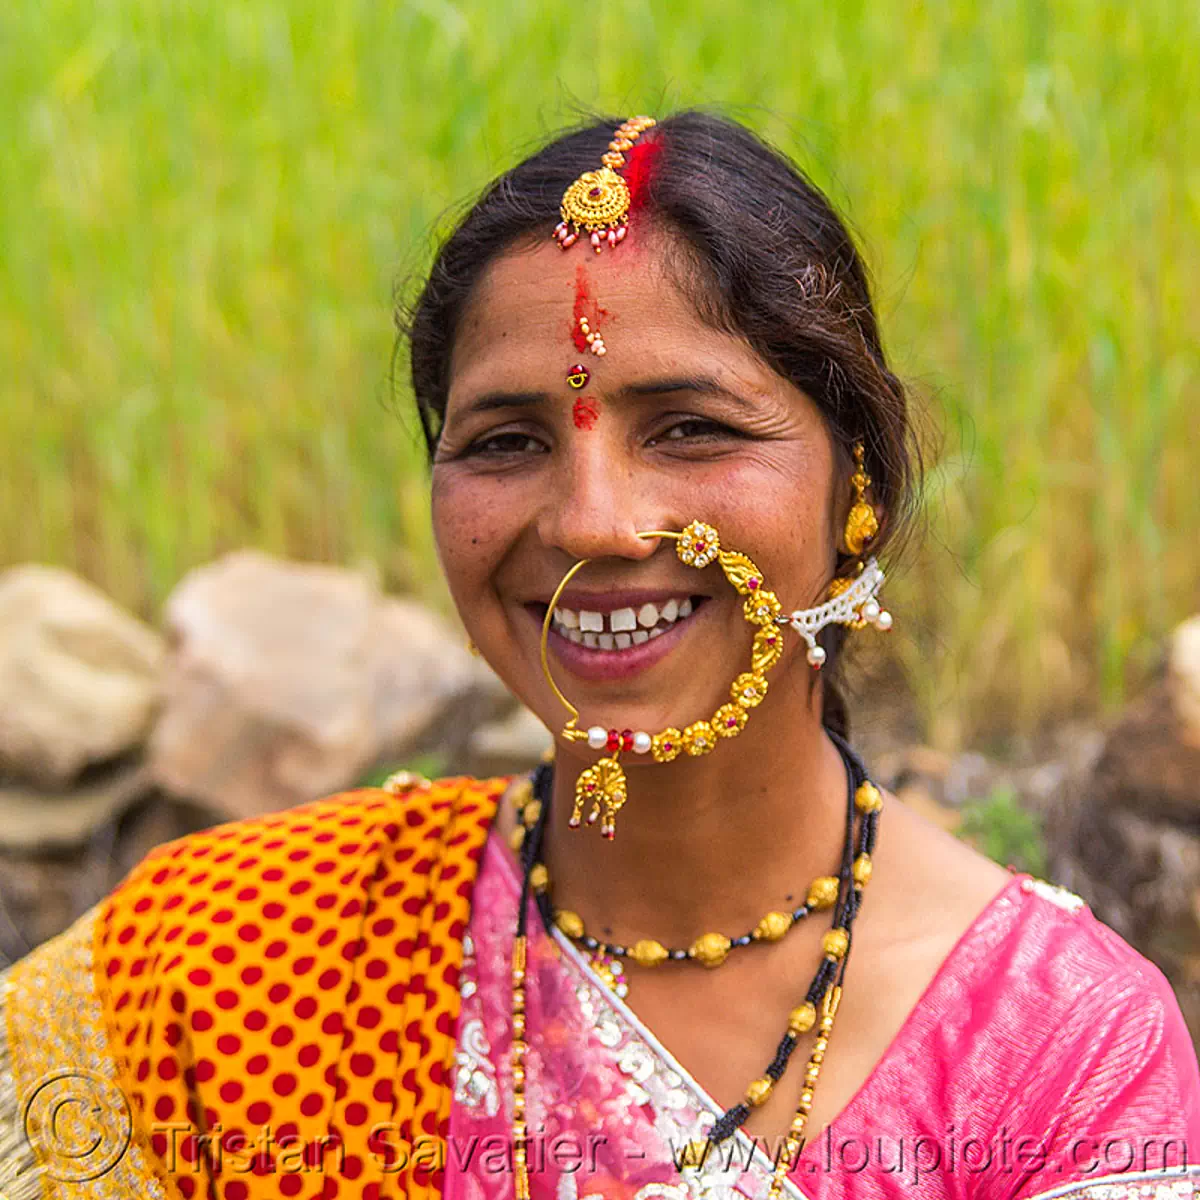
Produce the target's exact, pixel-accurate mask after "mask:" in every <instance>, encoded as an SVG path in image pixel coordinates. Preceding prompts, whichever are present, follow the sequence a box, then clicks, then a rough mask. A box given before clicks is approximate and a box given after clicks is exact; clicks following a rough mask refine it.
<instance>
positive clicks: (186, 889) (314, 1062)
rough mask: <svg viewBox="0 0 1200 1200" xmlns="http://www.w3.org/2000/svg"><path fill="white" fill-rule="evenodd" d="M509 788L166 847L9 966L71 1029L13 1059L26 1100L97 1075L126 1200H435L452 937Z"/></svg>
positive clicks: (479, 786)
mask: <svg viewBox="0 0 1200 1200" xmlns="http://www.w3.org/2000/svg"><path fill="white" fill-rule="evenodd" d="M507 782H508V780H507V779H496V780H482V781H480V780H470V779H446V780H442V781H439V782H437V783H434V784H432V785H428V786H424V787H416V788H412V789H411V790H408V791H407V792H405V793H404V794H401V795H394V794H392V793H390V792H385V791H382V790H374V789H371V790H362V791H356V792H350V793H346V794H343V795H340V796H334V797H331V798H329V799H327V800H323V801H320V802H317V803H315V804H310V805H306V806H304V807H302V808H297V809H293V810H291V811H289V812H285V813H277V814H272V815H270V816H265V817H260V818H256V819H252V820H248V821H241V822H237V823H235V824H231V825H226V826H222V827H219V828H217V829H213V830H207V831H205V832H203V833H200V834H197V835H194V836H192V837H189V838H185V839H183V840H182V841H179V842H175V843H172V844H170V845H167V846H163V847H160V848H159V849H158V850H156V851H154V852H153V853H152V854H150V855H149V856H148V857H147V858H146V859H145V861H143V862H142V863H141V864H140V866H138V867H137V868H136V869H135V870H134V871H133V873H132V874H131V875H130V876H129V878H128V879H127V880H126V881H125V883H124V884H122V885H121V887H119V888H118V889H117V891H116V892H114V893H113V895H112V896H111V897H110V898H109V899H108V900H107V901H105V902H104V903H103V904H102V905H101V906H100V907H99V909H98V910H97V912H96V915H95V919H94V921H92V922H90V924H89V926H87V927H85V926H82V925H81V926H79V927H77V929H76V930H75V931H74V933H73V934H72V935H71V937H70V938H68V939H66V941H65V942H60V943H58V944H53V943H52V944H50V945H48V946H46V947H43V948H42V949H41V950H39V951H38V952H36V953H35V955H33V956H31V958H30V959H29V960H26V963H28V964H29V965H28V966H27V967H25V966H22V964H19V965H18V966H19V968H21V970H22V971H32V972H39V973H40V976H39V978H40V979H41V981H42V982H39V983H38V985H37V986H38V987H39V988H42V989H44V988H45V987H46V986H47V985H46V984H45V982H44V980H45V979H46V978H50V979H51V981H52V982H51V983H50V984H49V987H50V988H51V990H53V991H54V992H55V994H56V995H57V997H58V999H57V1001H56V1003H55V1005H53V1006H51V1008H50V1009H47V1010H45V1014H44V1015H45V1016H46V1017H47V1018H48V1019H49V1020H50V1022H51V1024H52V1025H53V1026H54V1027H55V1028H56V1029H58V1030H60V1031H62V1030H63V1027H64V1025H65V1023H67V1022H68V1021H71V1020H78V1018H79V1015H80V1014H82V1015H83V1017H84V1018H85V1019H83V1020H78V1028H77V1029H76V1030H74V1031H72V1033H71V1035H70V1036H69V1037H66V1038H65V1040H64V1041H62V1042H61V1043H60V1044H57V1045H55V1046H54V1047H53V1050H52V1051H51V1052H49V1053H48V1055H34V1054H32V1053H27V1052H26V1051H25V1050H23V1049H22V1048H21V1046H20V1045H19V1044H18V1046H17V1048H16V1050H15V1051H13V1053H15V1055H16V1058H17V1061H18V1062H20V1063H23V1064H24V1067H23V1068H22V1070H20V1071H19V1072H15V1073H14V1075H15V1078H16V1079H17V1084H18V1099H19V1100H20V1099H21V1097H22V1096H23V1093H24V1091H25V1090H27V1089H28V1087H29V1083H30V1077H31V1076H32V1075H36V1074H37V1073H39V1072H41V1073H45V1072H46V1071H52V1070H55V1069H57V1066H59V1065H61V1066H65V1067H71V1066H72V1065H76V1064H79V1063H86V1064H89V1065H90V1066H91V1067H96V1066H97V1064H100V1065H102V1067H103V1069H104V1070H106V1071H107V1072H108V1075H107V1077H106V1078H107V1079H108V1080H110V1085H109V1086H110V1087H113V1088H115V1091H116V1095H117V1096H118V1097H121V1098H124V1099H125V1100H126V1101H127V1103H128V1108H129V1113H130V1117H131V1124H132V1127H133V1129H132V1147H131V1150H130V1152H129V1154H128V1155H126V1156H125V1157H124V1158H123V1159H122V1160H121V1161H122V1162H123V1163H125V1164H126V1168H127V1169H133V1168H137V1169H139V1170H140V1171H141V1176H142V1177H141V1179H140V1181H139V1185H138V1187H137V1188H136V1189H134V1190H132V1191H128V1192H122V1193H120V1194H122V1195H137V1196H139V1197H142V1196H147V1197H151V1198H155V1197H158V1196H165V1197H167V1198H169V1200H180V1198H183V1200H190V1198H191V1197H204V1196H210V1195H211V1196H213V1197H216V1198H217V1200H267V1198H268V1197H269V1198H271V1200H277V1198H279V1197H290V1196H302V1197H349V1196H353V1197H355V1200H359V1198H361V1200H384V1198H385V1197H395V1196H409V1197H432V1196H437V1195H440V1192H441V1184H442V1175H443V1171H442V1165H443V1164H444V1162H445V1136H446V1132H447V1127H448V1122H449V1113H450V1104H451V1092H450V1087H449V1081H450V1069H451V1065H452V1063H453V1058H454V1049H455V1032H456V1031H455V1025H456V1021H457V1017H458V1008H459V991H458V975H459V970H460V968H461V964H462V943H463V936H464V934H465V932H466V926H467V920H468V917H469V914H470V902H471V892H472V888H473V886H474V882H475V877H476V874H477V872H478V864H479V860H480V857H481V854H482V850H483V846H484V843H485V841H486V838H487V833H488V830H489V828H490V826H491V823H492V819H493V817H494V814H495V810H496V804H497V801H498V799H499V797H500V794H501V793H502V792H503V790H504V787H505V786H506V784H507ZM89 929H90V938H91V940H90V944H89V942H88V940H87V930H89ZM28 978H30V979H32V976H29V977H28ZM85 979H86V980H87V982H86V984H85V983H84V982H83V981H84V980H85ZM9 988H10V990H9V1005H10V1008H11V1006H12V1004H13V997H14V995H15V996H16V997H18V1000H17V1007H18V1008H19V1009H20V1011H21V1012H23V1013H32V1012H34V1011H35V1010H36V1008H37V1003H36V1002H35V1001H34V1000H33V999H32V998H31V996H30V995H29V994H28V988H27V986H26V985H24V984H22V977H21V976H20V975H16V974H14V980H13V982H12V983H10V985H9ZM85 995H86V996H87V997H88V998H89V999H88V1000H87V1003H84V999H83V998H84V997H85ZM68 1010H72V1015H70V1016H68ZM11 1023H12V1019H11V1013H10V1026H11ZM11 1040H12V1038H11V1035H10V1041H11ZM10 1050H11V1047H10ZM114 1103H119V1101H114ZM139 1147H145V1154H144V1155H142V1154H141V1152H140V1151H139V1149H138V1148H139ZM114 1169H115V1168H114ZM91 1187H92V1189H93V1190H91V1191H90V1192H87V1193H86V1194H87V1195H89V1196H100V1195H103V1194H104V1193H102V1192H100V1191H98V1190H96V1184H95V1183H93V1184H92V1185H91ZM2 1188H3V1185H2V1184H0V1189H2ZM79 1194H84V1193H79ZM51 1195H52V1193H47V1196H48V1197H49V1196H51ZM53 1195H55V1196H56V1195H57V1193H53ZM9 1200H14V1198H13V1197H12V1196H10V1197H9Z"/></svg>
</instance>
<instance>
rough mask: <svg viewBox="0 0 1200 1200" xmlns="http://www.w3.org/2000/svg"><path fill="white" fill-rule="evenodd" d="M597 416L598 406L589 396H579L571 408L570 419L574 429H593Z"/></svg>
mask: <svg viewBox="0 0 1200 1200" xmlns="http://www.w3.org/2000/svg"><path fill="white" fill-rule="evenodd" d="M599 416H600V407H599V404H598V403H597V401H595V400H593V399H592V397H591V396H581V397H580V398H579V399H578V400H576V401H575V403H574V405H573V406H572V408H571V419H572V420H573V421H574V422H575V428H576V429H585V430H590V429H594V428H595V426H596V421H597V419H598V418H599Z"/></svg>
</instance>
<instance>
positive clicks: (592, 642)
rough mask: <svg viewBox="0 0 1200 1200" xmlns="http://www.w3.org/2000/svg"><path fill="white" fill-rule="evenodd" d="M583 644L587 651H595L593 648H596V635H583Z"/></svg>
mask: <svg viewBox="0 0 1200 1200" xmlns="http://www.w3.org/2000/svg"><path fill="white" fill-rule="evenodd" d="M583 644H584V645H585V646H587V648H588V649H589V650H595V648H596V635H595V634H594V633H585V634H584V635H583Z"/></svg>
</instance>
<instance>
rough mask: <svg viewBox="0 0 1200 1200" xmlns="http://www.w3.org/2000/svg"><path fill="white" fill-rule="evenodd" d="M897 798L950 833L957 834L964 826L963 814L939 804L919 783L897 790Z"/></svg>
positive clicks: (906, 785)
mask: <svg viewBox="0 0 1200 1200" xmlns="http://www.w3.org/2000/svg"><path fill="white" fill-rule="evenodd" d="M896 798H897V799H898V800H901V801H903V802H904V804H905V805H907V806H908V807H909V808H911V809H912V810H913V811H914V812H916V813H918V814H920V815H921V816H922V817H924V818H925V819H926V820H927V821H932V822H933V824H935V825H937V826H938V827H939V828H941V829H944V830H946V831H947V832H948V833H957V832H958V830H959V827H960V826H961V825H962V813H961V812H959V811H958V810H957V809H954V808H948V807H947V806H946V805H944V804H941V803H939V801H938V800H937V799H936V798H935V797H934V796H933V794H932V793H931V792H930V791H929V789H928V788H926V787H923V786H922V785H921V784H919V783H908V784H905V785H904V786H902V787H899V788H897V789H896Z"/></svg>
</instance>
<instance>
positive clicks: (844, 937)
mask: <svg viewBox="0 0 1200 1200" xmlns="http://www.w3.org/2000/svg"><path fill="white" fill-rule="evenodd" d="M826 733H827V735H828V736H829V738H830V740H831V741H832V742H833V744H834V746H835V747H836V748H837V751H838V753H839V755H840V756H841V759H842V763H843V765H844V766H845V769H846V780H847V795H846V825H845V837H844V839H843V843H842V861H841V864H840V868H839V871H838V895H837V901H836V903H835V904H834V906H833V921H832V924H831V927H830V929H829V930H828V931H827V932H826V934H825V935H824V937H823V939H822V949H823V951H824V953H823V955H822V958H821V963H820V966H818V968H817V971H816V974H815V975H814V976H813V979H812V981H811V982H810V984H809V986H808V990H807V991H806V993H805V997H804V1001H803V1003H802V1004H800V1005H799V1006H798V1007H796V1008H794V1009H793V1010H792V1011H791V1013H789V1015H788V1024H787V1029H786V1031H785V1032H784V1034H783V1036H782V1037H781V1038H780V1040H779V1044H778V1045H777V1046H776V1048H775V1054H774V1057H773V1058H772V1059H771V1061H770V1062H769V1063H768V1064H767V1067H766V1069H765V1070H764V1072H763V1074H762V1075H761V1076H760V1077H759V1078H757V1079H755V1080H754V1082H753V1083H751V1084H750V1086H749V1088H747V1090H746V1094H745V1097H744V1098H743V1099H742V1100H741V1101H739V1102H738V1103H737V1104H735V1105H733V1106H732V1107H731V1108H729V1109H726V1111H725V1112H724V1113H722V1114H721V1115H720V1116H719V1117H718V1118H717V1120H716V1121H715V1122H714V1123H713V1125H712V1128H711V1129H710V1131H709V1133H708V1138H707V1143H706V1144H701V1145H700V1146H699V1147H697V1148H696V1150H695V1157H696V1159H697V1160H698V1161H696V1162H695V1165H699V1164H700V1163H701V1162H703V1157H704V1155H705V1154H706V1153H707V1148H708V1147H710V1146H712V1145H714V1144H716V1143H719V1142H721V1141H724V1140H725V1139H726V1138H729V1137H731V1136H732V1135H733V1134H734V1133H735V1132H736V1131H737V1130H738V1129H739V1128H740V1127H741V1126H742V1125H743V1124H744V1123H745V1122H746V1120H747V1119H748V1118H749V1116H750V1113H751V1112H752V1111H753V1109H754V1108H756V1107H758V1106H759V1105H761V1104H763V1103H764V1102H765V1101H766V1099H767V1097H768V1096H769V1095H770V1094H771V1090H772V1088H773V1087H774V1085H775V1084H776V1083H778V1082H779V1080H780V1079H781V1078H782V1077H783V1074H784V1072H785V1071H786V1070H787V1066H788V1063H789V1061H790V1060H791V1057H792V1054H793V1053H794V1052H795V1050H796V1047H797V1046H798V1045H799V1042H800V1037H801V1035H803V1034H804V1033H806V1032H808V1031H809V1030H810V1029H812V1028H813V1027H814V1025H818V1022H819V1028H818V1039H817V1045H816V1047H815V1048H814V1051H813V1055H812V1057H811V1058H810V1060H809V1066H808V1070H807V1073H806V1077H805V1085H804V1091H803V1092H802V1093H801V1099H800V1104H799V1106H798V1109H797V1114H796V1117H795V1118H794V1120H793V1122H792V1127H791V1130H790V1132H789V1134H788V1138H787V1144H786V1148H785V1153H784V1154H783V1155H782V1156H781V1159H780V1162H779V1164H777V1167H776V1172H775V1174H776V1178H775V1181H774V1183H773V1186H772V1192H773V1193H778V1190H779V1186H780V1184H781V1181H782V1177H783V1175H784V1174H786V1171H787V1170H788V1169H789V1166H790V1163H791V1162H792V1161H793V1160H794V1157H795V1155H796V1154H798V1152H799V1149H800V1146H801V1145H802V1144H803V1141H802V1133H803V1129H804V1126H805V1122H806V1121H807V1116H808V1110H809V1108H810V1107H811V1104H812V1088H813V1085H814V1084H815V1083H816V1078H817V1075H818V1074H819V1072H820V1064H821V1062H822V1060H823V1057H824V1050H825V1045H826V1044H827V1042H828V1037H829V1031H830V1030H831V1028H832V1025H833V1015H834V1013H835V1012H836V1009H837V1002H838V1000H839V999H840V994H841V986H842V982H843V980H844V978H845V974H846V965H847V963H848V962H849V958H850V948H851V942H852V934H853V927H854V920H855V918H856V917H857V915H858V912H859V909H860V907H861V904H862V895H863V889H864V888H865V886H866V884H867V882H868V880H869V879H870V876H871V854H872V853H873V851H874V849H875V841H876V836H877V831H878V824H879V812H880V806H881V796H880V793H879V790H878V789H877V788H876V787H875V785H874V784H873V783H871V782H870V780H869V779H868V777H867V772H866V768H865V767H864V766H863V763H862V760H861V759H860V758H859V757H858V755H857V754H855V753H854V751H853V750H852V749H851V748H850V746H849V745H848V744H847V743H846V742H845V740H844V739H842V738H841V737H840V736H838V735H837V734H836V733H834V732H832V731H831V730H826ZM553 789H554V769H553V766H552V765H551V764H548V763H544V764H542V765H541V766H539V767H538V768H537V769H536V771H535V772H534V776H533V780H532V798H533V800H534V801H536V802H537V819H536V820H535V821H534V822H533V824H532V826H531V827H529V828H528V829H527V830H526V832H525V836H524V838H523V839H522V841H521V843H520V848H519V850H518V855H519V862H520V867H521V875H522V883H521V898H520V902H519V909H518V916H517V932H516V941H515V943H514V945H515V946H516V947H519V952H518V951H516V950H515V951H514V965H513V971H514V981H516V980H517V978H518V974H519V989H518V994H519V996H520V1010H519V1011H518V1010H517V1009H516V1008H515V1007H514V1014H513V1025H514V1036H515V1038H516V1039H517V1040H518V1041H519V1042H520V1045H519V1046H518V1048H517V1050H518V1052H517V1055H516V1058H517V1059H518V1060H520V1061H519V1063H518V1065H519V1066H520V1076H519V1082H520V1085H521V1091H520V1104H519V1121H520V1124H519V1128H518V1129H517V1130H516V1139H515V1140H516V1141H517V1144H518V1147H519V1148H520V1150H521V1156H520V1157H521V1160H522V1165H523V1158H524V1066H523V1052H524V1034H525V1013H524V988H523V985H524V972H525V961H524V959H525V942H526V934H527V910H528V907H529V900H530V898H531V897H532V898H533V899H534V900H535V903H536V907H537V910H538V914H539V916H540V917H541V920H542V924H543V926H544V927H545V930H546V933H547V936H550V937H553V931H554V928H555V920H554V918H555V913H554V907H553V905H552V903H551V901H550V898H549V896H548V894H547V893H546V891H545V890H544V889H541V890H538V889H535V888H534V886H533V876H534V871H535V868H536V867H538V866H539V865H541V857H542V856H541V848H542V843H543V839H544V835H545V828H546V821H547V818H548V816H549V812H550V800H551V796H552V794H553ZM856 818H857V826H858V828H857V831H856V829H855V825H856ZM856 832H857V837H856V836H855V834H856ZM543 870H544V867H543ZM518 959H519V962H518ZM520 1191H521V1189H518V1192H520Z"/></svg>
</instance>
